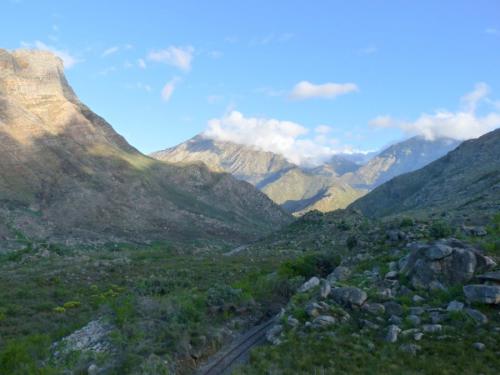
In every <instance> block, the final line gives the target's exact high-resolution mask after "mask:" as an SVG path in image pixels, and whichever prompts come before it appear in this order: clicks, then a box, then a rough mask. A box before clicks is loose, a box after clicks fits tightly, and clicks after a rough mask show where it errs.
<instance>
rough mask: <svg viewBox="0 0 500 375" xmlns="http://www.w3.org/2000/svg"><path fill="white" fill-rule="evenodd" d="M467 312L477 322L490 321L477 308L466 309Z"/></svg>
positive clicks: (484, 322)
mask: <svg viewBox="0 0 500 375" xmlns="http://www.w3.org/2000/svg"><path fill="white" fill-rule="evenodd" d="M465 313H466V314H467V315H469V316H470V317H471V318H472V319H474V321H475V322H476V323H477V324H486V323H488V317H487V316H486V315H484V314H483V313H482V312H481V311H479V310H475V309H465Z"/></svg>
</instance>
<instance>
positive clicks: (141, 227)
mask: <svg viewBox="0 0 500 375" xmlns="http://www.w3.org/2000/svg"><path fill="white" fill-rule="evenodd" d="M0 152H1V154H2V158H1V159H0V202H1V203H0V235H1V236H2V239H4V240H8V239H13V238H15V237H19V236H20V233H23V234H24V235H25V236H28V237H30V238H33V239H45V238H58V239H64V240H71V239H74V240H79V241H80V240H85V241H88V240H106V241H109V240H131V239H134V240H138V241H142V240H146V239H147V240H169V239H190V240H194V239H203V238H219V239H224V240H230V241H240V240H245V241H246V240H248V239H254V238H256V237H258V236H260V235H262V234H264V233H268V232H269V231H271V230H273V229H277V228H279V227H280V226H281V225H282V224H284V223H287V222H289V220H290V218H289V216H288V215H287V214H286V213H284V212H283V211H282V210H281V209H280V208H279V207H278V206H276V205H275V204H274V203H273V202H272V201H271V200H269V199H268V198H267V197H266V196H265V195H264V194H262V193H260V192H258V191H257V190H256V189H255V188H254V187H253V186H251V185H250V184H248V183H245V182H242V181H238V180H236V179H234V178H233V177H232V176H230V175H229V174H225V173H214V172H212V171H209V170H208V168H207V167H206V166H204V165H202V164H193V165H190V166H179V165H172V164H167V163H163V162H158V161H157V160H154V159H152V158H149V157H147V156H145V155H143V154H141V153H140V152H139V151H137V150H136V149H135V148H133V147H132V146H130V145H129V144H128V143H127V142H126V140H125V139H124V138H123V137H121V136H120V135H119V134H117V133H116V132H115V131H114V130H113V128H112V127H111V126H110V125H109V124H108V123H107V122H106V121H105V120H104V119H102V118H101V117H99V116H98V115H96V114H95V113H93V112H92V111H91V110H90V109H89V108H88V107H86V106H85V105H84V104H83V103H81V102H80V101H79V100H78V98H77V97H76V95H75V93H74V92H73V90H72V89H71V87H70V86H69V84H68V83H67V81H66V78H65V76H64V72H63V66H62V62H61V61H60V60H59V59H58V58H56V57H55V56H54V55H52V54H51V53H48V52H41V51H26V50H19V51H14V52H12V53H10V52H8V51H5V50H0Z"/></svg>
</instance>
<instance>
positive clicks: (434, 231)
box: [429, 221, 453, 239]
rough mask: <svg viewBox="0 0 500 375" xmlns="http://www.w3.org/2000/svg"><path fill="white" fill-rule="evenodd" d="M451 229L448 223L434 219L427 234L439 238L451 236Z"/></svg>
mask: <svg viewBox="0 0 500 375" xmlns="http://www.w3.org/2000/svg"><path fill="white" fill-rule="evenodd" d="M452 233H453V230H452V229H451V227H450V225H449V224H448V223H446V222H444V221H435V222H433V223H432V225H431V227H430V228H429V234H430V236H431V237H432V238H435V239H440V238H445V237H448V236H451V235H452Z"/></svg>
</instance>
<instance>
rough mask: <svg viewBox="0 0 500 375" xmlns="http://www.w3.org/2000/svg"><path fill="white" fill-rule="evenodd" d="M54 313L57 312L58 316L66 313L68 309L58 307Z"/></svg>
mask: <svg viewBox="0 0 500 375" xmlns="http://www.w3.org/2000/svg"><path fill="white" fill-rule="evenodd" d="M54 312H56V313H58V314H62V313H65V312H66V309H65V308H64V307H62V306H57V307H54Z"/></svg>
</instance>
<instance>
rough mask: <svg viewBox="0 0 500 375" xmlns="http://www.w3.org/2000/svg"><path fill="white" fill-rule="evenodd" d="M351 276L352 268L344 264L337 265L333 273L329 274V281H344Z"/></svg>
mask: <svg viewBox="0 0 500 375" xmlns="http://www.w3.org/2000/svg"><path fill="white" fill-rule="evenodd" d="M349 276H351V270H350V269H349V268H347V267H344V266H338V267H336V268H335V269H334V270H333V272H332V273H331V274H329V275H328V276H327V279H328V281H330V282H332V283H333V282H336V281H344V280H347V279H348V278H349Z"/></svg>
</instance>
